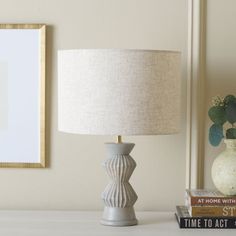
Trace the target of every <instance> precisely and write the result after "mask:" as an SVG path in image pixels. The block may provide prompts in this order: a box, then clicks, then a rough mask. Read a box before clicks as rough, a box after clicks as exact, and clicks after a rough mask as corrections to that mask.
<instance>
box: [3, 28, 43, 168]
mask: <svg viewBox="0 0 236 236" xmlns="http://www.w3.org/2000/svg"><path fill="white" fill-rule="evenodd" d="M45 40H46V25H43V24H0V167H45V52H46V41H45Z"/></svg>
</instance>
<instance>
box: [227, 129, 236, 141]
mask: <svg viewBox="0 0 236 236" xmlns="http://www.w3.org/2000/svg"><path fill="white" fill-rule="evenodd" d="M226 138H227V139H236V128H230V129H227V130H226Z"/></svg>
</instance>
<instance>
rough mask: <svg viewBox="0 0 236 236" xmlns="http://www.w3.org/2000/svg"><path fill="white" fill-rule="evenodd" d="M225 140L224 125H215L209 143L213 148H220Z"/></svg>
mask: <svg viewBox="0 0 236 236" xmlns="http://www.w3.org/2000/svg"><path fill="white" fill-rule="evenodd" d="M222 138H224V135H223V127H222V125H218V124H213V125H212V126H211V127H210V129H209V141H210V143H211V145H212V146H218V145H219V144H220V142H221V140H222Z"/></svg>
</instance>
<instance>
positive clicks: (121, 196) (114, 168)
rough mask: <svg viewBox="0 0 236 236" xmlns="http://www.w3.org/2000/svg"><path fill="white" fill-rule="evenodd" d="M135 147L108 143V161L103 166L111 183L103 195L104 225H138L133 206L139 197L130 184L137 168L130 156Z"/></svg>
mask: <svg viewBox="0 0 236 236" xmlns="http://www.w3.org/2000/svg"><path fill="white" fill-rule="evenodd" d="M133 147H134V144H133V143H106V149H107V153H108V159H107V160H106V161H105V162H104V163H103V165H104V167H105V169H106V171H107V173H108V175H109V177H110V178H111V181H110V183H109V184H108V185H107V187H106V189H105V190H104V192H103V193H102V199H103V201H104V204H105V209H104V212H103V218H102V220H101V223H102V224H104V225H110V226H128V225H136V224H137V219H136V217H135V212H134V208H133V205H134V203H135V202H136V200H137V198H138V197H137V194H136V193H135V191H134V190H133V188H132V186H131V185H130V183H129V178H130V176H131V174H132V173H133V170H134V169H135V167H136V163H135V161H134V159H133V158H132V157H131V156H130V155H129V153H130V152H131V151H132V149H133Z"/></svg>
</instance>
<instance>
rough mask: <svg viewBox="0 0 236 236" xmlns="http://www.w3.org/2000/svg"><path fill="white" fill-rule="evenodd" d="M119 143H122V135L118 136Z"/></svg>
mask: <svg viewBox="0 0 236 236" xmlns="http://www.w3.org/2000/svg"><path fill="white" fill-rule="evenodd" d="M117 143H122V136H121V135H118V136H117Z"/></svg>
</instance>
